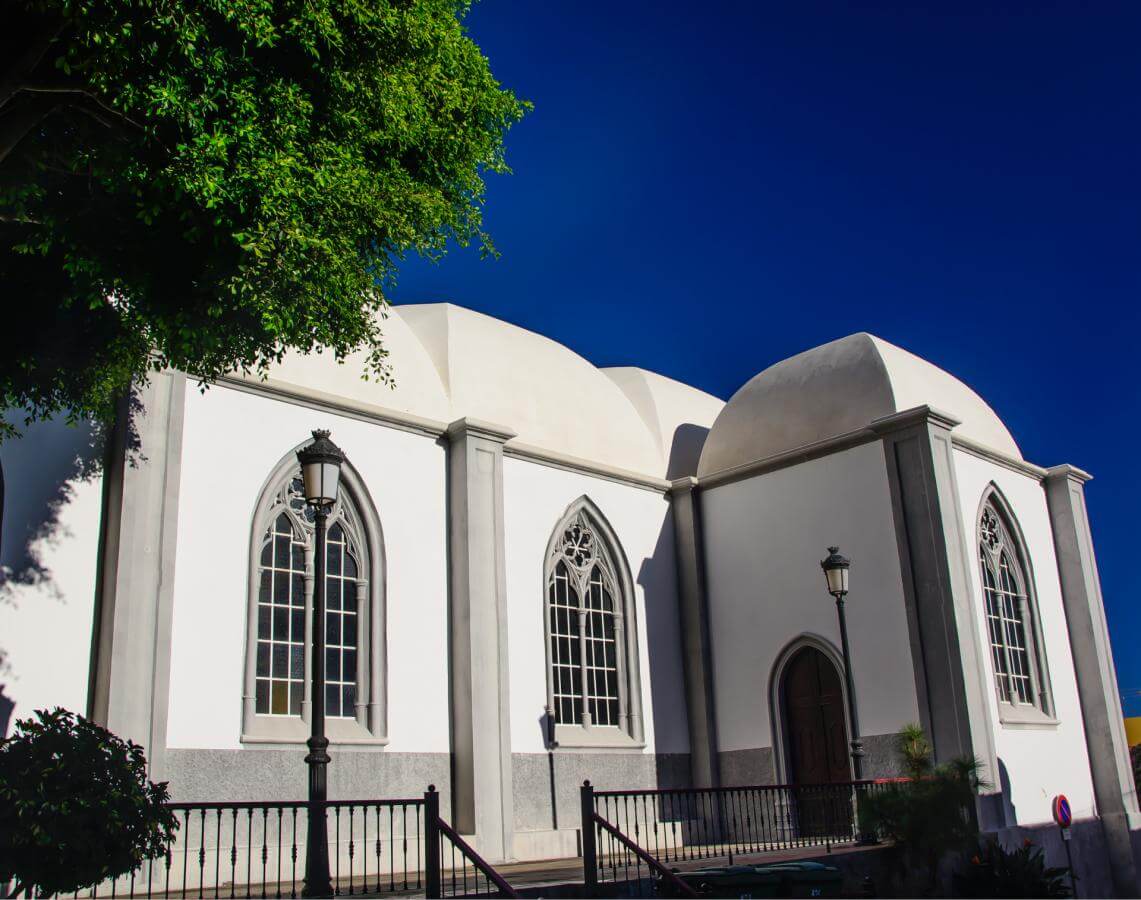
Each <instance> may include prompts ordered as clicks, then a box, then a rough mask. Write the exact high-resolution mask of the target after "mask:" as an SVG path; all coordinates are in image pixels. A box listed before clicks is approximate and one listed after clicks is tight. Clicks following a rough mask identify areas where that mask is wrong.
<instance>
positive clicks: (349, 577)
mask: <svg viewBox="0 0 1141 900" xmlns="http://www.w3.org/2000/svg"><path fill="white" fill-rule="evenodd" d="M325 551H326V552H325V560H326V564H325V585H326V593H325V715H326V716H329V717H330V718H334V719H351V718H354V717H355V716H356V703H357V642H358V628H357V625H358V615H357V563H356V560H355V559H354V558H353V555H352V552H351V551H350V549H349V543H348V538H347V536H346V535H345V530H344V529H343V528H342V527H341V525H340V523H337V524H334V525H333V526H332V527H331V528H329V531H328V535H327V536H326V540H325Z"/></svg>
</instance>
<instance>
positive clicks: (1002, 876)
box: [955, 840, 1070, 897]
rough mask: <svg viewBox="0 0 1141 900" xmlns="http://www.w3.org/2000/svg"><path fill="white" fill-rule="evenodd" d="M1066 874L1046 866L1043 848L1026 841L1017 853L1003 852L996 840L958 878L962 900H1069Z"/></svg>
mask: <svg viewBox="0 0 1141 900" xmlns="http://www.w3.org/2000/svg"><path fill="white" fill-rule="evenodd" d="M1066 882H1067V871H1066V870H1065V869H1060V868H1055V867H1051V866H1047V865H1046V857H1045V855H1044V854H1043V853H1042V848H1041V847H1038V846H1036V845H1035V844H1032V843H1031V842H1030V841H1024V842H1023V844H1022V846H1021V847H1019V848H1018V849H1017V850H1010V851H1007V850H1004V849H1003V848H1002V846H1001V845H1000V844H999V843H998V841H995V840H989V841H987V843H986V846H985V847H984V848H983V849H982V850H981V851H980V852H979V853H977V854H975V855H974V856H973V857H971V860H970V862H969V863H968V864H967V865H966V866H964V868H963V871H962V872H961V873H959V874H957V875H956V876H955V893H956V894H957V895H958V896H960V897H1069V896H1070V886H1069V885H1068V884H1067V883H1066Z"/></svg>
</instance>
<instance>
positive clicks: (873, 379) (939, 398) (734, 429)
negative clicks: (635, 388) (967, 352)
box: [698, 333, 1022, 477]
mask: <svg viewBox="0 0 1141 900" xmlns="http://www.w3.org/2000/svg"><path fill="white" fill-rule="evenodd" d="M923 405H927V406H930V407H932V408H933V409H936V410H939V411H940V412H944V413H948V414H950V415H952V416H954V417H955V418H956V419H958V420H960V422H961V423H962V424H960V425H958V426H957V427H956V428H955V434H956V435H961V436H963V437H966V438H968V439H970V440H972V441H974V442H976V443H978V444H981V445H983V446H985V447H987V448H990V449H992V450H995V451H997V452H999V453H1001V454H1003V455H1005V456H1010V457H1013V458H1015V459H1022V454H1021V452H1020V451H1019V449H1018V445H1017V444H1016V443H1015V442H1014V438H1013V437H1011V435H1010V432H1009V431H1008V430H1007V428H1006V426H1005V425H1003V423H1002V420H1001V419H999V417H998V416H997V415H996V414H995V412H994V410H993V409H991V408H990V407H989V406H987V404H986V403H985V402H984V401H983V399H982V398H981V397H979V395H978V394H976V393H975V392H974V391H973V390H971V389H970V388H969V387H967V386H966V385H965V384H963V383H962V382H961V381H959V380H958V379H957V378H955V377H954V376H952V375H949V374H948V373H947V372H944V371H943V370H942V369H940V368H939V367H938V366H935V365H932V364H931V363H929V362H927V361H926V360H923V359H920V358H919V357H918V356H915V355H914V354H912V353H908V352H907V351H906V350H903V349H901V348H899V347H897V346H895V345H894V344H890V343H888V342H887V341H884V340H881V339H880V338H877V337H875V336H874V335H871V334H866V333H859V334H852V335H849V336H848V337H844V338H840V339H839V340H836V341H832V342H831V343H828V344H823V345H821V346H819V347H814V348H813V349H811V350H806V351H805V352H804V353H799V354H797V355H796V356H793V357H790V358H788V359H785V360H782V361H781V362H778V363H776V364H775V365H772V366H769V368H767V369H765V370H764V371H763V372H761V373H760V374H759V375H755V376H754V377H753V378H752V379H750V380H749V381H748V383H746V384H745V386H744V387H742V388H741V389H740V390H739V391H737V393H736V394H734V395H733V396H732V398H730V400H729V402H728V403H727V404H726V405H725V408H724V409H723V410H722V411H721V414H720V415H719V416H718V417H717V421H716V422H714V424H713V428H712V430H711V431H710V432H709V437H708V438H707V439H706V441H705V446H704V448H703V449H702V452H701V461H700V464H699V466H698V476H699V477H704V476H708V475H712V474H713V473H715V472H722V471H724V470H726V469H732V468H736V467H738V466H744V465H748V464H749V463H753V462H756V461H758V460H761V459H766V458H768V457H771V456H776V455H778V454H781V453H786V452H789V451H791V450H796V449H799V448H801V447H804V446H807V445H809V444H814V443H816V442H818V441H823V440H827V439H829V438H833V437H838V436H839V435H842V434H846V433H848V432H851V431H857V430H859V429H861V428H866V427H867V426H868V425H869V424H870V423H871V421H872V420H873V419H878V418H880V417H882V416H888V415H891V414H892V413H896V412H902V411H903V410H906V409H913V408H915V407H917V406H923Z"/></svg>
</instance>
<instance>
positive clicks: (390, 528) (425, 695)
mask: <svg viewBox="0 0 1141 900" xmlns="http://www.w3.org/2000/svg"><path fill="white" fill-rule="evenodd" d="M314 428H329V429H331V430H332V432H333V440H334V441H336V443H337V444H338V445H339V446H341V447H342V448H343V449H344V450H345V453H346V454H347V456H348V458H349V459H350V460H351V461H352V463H353V465H354V466H355V467H356V469H357V471H358V472H359V473H360V475H361V478H362V479H363V480H364V482H365V484H366V486H367V488H368V490H369V493H370V494H371V496H372V499H373V502H374V503H375V505H376V510H377V513H378V515H379V517H380V522H381V526H382V528H383V531H384V543H385V557H386V561H387V598H388V685H387V696H388V734H389V738H390V743H389V745H388V751H389V752H410V751H411V752H441V753H446V752H447V751H448V749H449V746H448V684H447V670H448V665H447V659H448V657H447V634H448V629H447V557H446V552H445V541H446V522H445V517H444V514H445V487H446V485H445V471H444V451H443V449H442V448H441V447H440V446H439V445H438V444H437V443H436V441H434V440H433V439H432V438H430V437H424V436H421V435H417V434H412V433H408V432H404V431H400V430H397V429H393V428H388V427H384V426H380V425H376V424H371V423H367V422H363V421H360V420H357V419H352V418H348V417H343V416H338V415H334V414H332V413H327V412H317V411H315V410H312V409H309V408H306V407H302V406H296V405H292V404H290V403H287V402H284V401H279V400H274V399H268V398H263V397H258V396H255V395H252V394H249V393H246V392H243V391H239V390H234V389H230V388H225V387H214V388H211V389H210V390H209V391H208V392H207V393H206V395H205V396H202V395H200V394H199V393H198V391H197V390H196V389H195V388H194V386H193V385H192V384H190V385H188V388H187V398H186V420H185V433H184V440H183V461H182V473H181V485H180V491H179V515H178V550H177V554H178V555H177V562H176V567H175V584H174V620H173V634H174V637H173V645H172V648H171V673H170V707H169V710H170V712H169V718H168V726H167V743H168V746H170V747H184V748H213V749H233V748H237V747H240V746H241V744H240V741H239V736H240V731H241V696H242V682H243V677H244V664H245V640H246V634H245V632H246V604H247V602H248V584H247V582H248V565H249V562H248V558H247V554H248V553H249V544H250V527H251V520H252V517H253V514H254V507H255V505H256V502H257V498H258V495H259V494H260V492H261V490H262V487H263V485H264V483H265V480H266V478H267V477H268V476H269V474H270V472H271V470H272V469H273V467H274V466H275V465H276V464H277V462H278V461H279V460H280V459H281V458H282V457H283V456H284V455H285V454H287V453H289V452H290V450H291V449H292V448H293V447H295V446H296V445H297V444H299V443H301V442H302V441H303V440H304V439H305V438H306V437H307V436H308V435H309V432H310V431H311V430H312V429H314Z"/></svg>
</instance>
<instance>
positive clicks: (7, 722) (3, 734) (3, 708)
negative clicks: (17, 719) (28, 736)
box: [0, 684, 16, 741]
mask: <svg viewBox="0 0 1141 900" xmlns="http://www.w3.org/2000/svg"><path fill="white" fill-rule="evenodd" d="M4 688H5V685H3V684H0V741H2V740H5V739H6V738H7V737H8V729H9V727H11V725H12V712H13V710H15V708H16V701H15V700H13V699H12V698H11V697H6V696H4Z"/></svg>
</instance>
